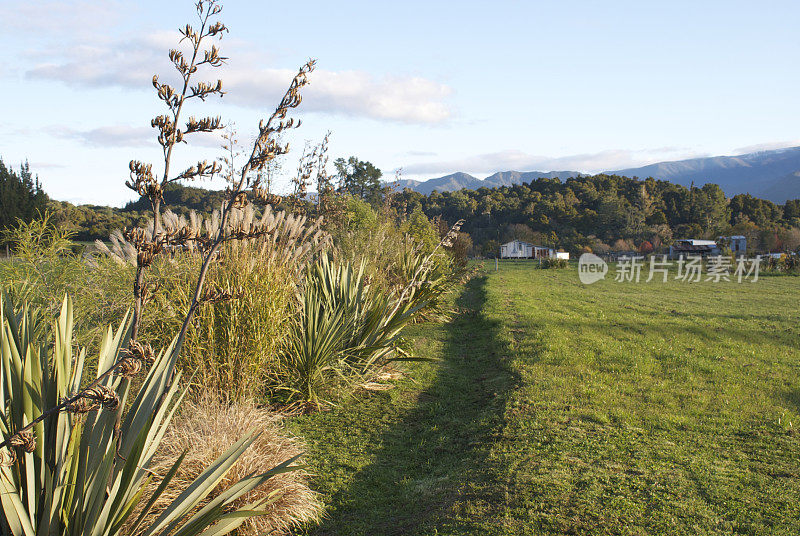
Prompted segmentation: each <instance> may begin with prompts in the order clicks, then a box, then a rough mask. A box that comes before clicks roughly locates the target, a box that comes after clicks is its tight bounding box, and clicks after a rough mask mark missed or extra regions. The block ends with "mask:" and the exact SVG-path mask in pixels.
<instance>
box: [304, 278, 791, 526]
mask: <svg viewBox="0 0 800 536" xmlns="http://www.w3.org/2000/svg"><path fill="white" fill-rule="evenodd" d="M486 268H487V270H486V271H485V272H484V274H483V275H480V276H478V277H476V278H474V279H472V280H471V281H470V282H469V283H468V284H467V285H466V287H465V288H464V289H463V290H462V291H461V292H460V293H459V295H458V296H457V297H456V298H455V302H454V308H455V314H454V317H453V320H452V321H451V322H449V323H446V324H439V325H422V326H415V327H414V328H413V331H412V332H411V333H409V337H410V338H411V339H412V340H413V343H414V346H415V349H416V352H417V354H418V355H420V356H426V357H435V358H438V359H439V360H440V361H437V362H435V363H422V364H413V365H409V366H408V367H407V372H408V374H407V375H406V376H404V378H402V379H400V380H398V381H396V382H395V384H396V385H395V388H394V389H391V390H389V391H383V392H362V393H361V394H360V395H358V396H356V397H355V399H353V400H350V401H347V402H345V403H343V404H342V405H341V406H340V407H339V408H336V409H334V410H332V411H330V412H325V413H320V414H315V415H310V416H305V417H300V418H297V419H294V420H292V421H291V422H290V426H291V429H292V431H293V432H294V433H296V434H298V435H301V436H303V437H305V438H306V439H307V440H308V442H309V453H310V455H311V458H312V459H311V463H312V471H313V472H314V473H315V474H316V477H315V479H314V484H315V486H316V487H317V488H318V489H319V490H320V491H321V492H323V493H324V494H325V497H326V500H327V502H328V518H327V519H326V521H325V522H324V523H323V524H322V526H320V527H318V528H315V529H313V530H311V531H310V532H311V533H312V534H364V535H373V534H730V533H737V534H798V533H800V501H798V499H799V498H800V434H798V433H797V427H798V426H800V376H799V375H798V372H799V371H800V350H798V342H800V322H799V320H800V318H799V317H800V311H799V310H798V307H797V301H798V297H799V296H800V278H797V277H763V278H762V279H761V280H759V281H758V282H756V283H742V284H737V283H718V284H712V283H696V284H687V283H679V282H668V283H656V282H652V283H649V284H647V283H643V282H642V283H617V282H614V281H613V277H610V278H607V279H608V280H605V281H601V282H599V283H596V284H594V285H591V286H584V285H582V284H581V283H580V282H579V280H578V275H577V271H576V269H575V268H574V267H573V268H571V269H569V270H536V269H534V267H533V265H532V264H529V263H502V264H501V265H500V270H499V271H498V272H494V263H491V266H489V264H488V263H487V266H486Z"/></svg>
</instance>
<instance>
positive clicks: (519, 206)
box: [0, 157, 800, 256]
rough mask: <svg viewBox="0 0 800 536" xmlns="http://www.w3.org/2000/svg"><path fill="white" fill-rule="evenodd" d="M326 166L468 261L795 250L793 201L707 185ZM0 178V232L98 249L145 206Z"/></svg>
mask: <svg viewBox="0 0 800 536" xmlns="http://www.w3.org/2000/svg"><path fill="white" fill-rule="evenodd" d="M334 164H335V168H336V171H337V174H336V175H335V176H331V177H329V179H328V180H329V182H330V185H329V186H328V188H330V189H332V190H333V189H335V191H337V192H340V193H346V194H349V195H350V196H352V197H354V198H361V199H363V200H364V201H366V202H367V203H368V204H370V205H371V206H372V207H373V208H375V209H378V208H381V207H382V208H383V209H385V208H386V207H389V206H391V208H392V211H393V212H394V213H397V214H398V215H401V219H404V220H405V219H408V218H411V217H412V216H413V215H414V214H415V213H416V214H418V215H420V216H421V215H423V214H424V215H425V216H427V218H428V219H430V220H434V221H436V220H438V221H439V222H440V225H441V227H443V228H446V227H447V226H448V224H452V223H453V222H455V221H458V220H459V219H464V220H466V224H465V225H464V227H463V229H462V235H463V237H462V238H463V240H462V241H461V244H462V246H463V247H468V248H469V253H470V254H472V255H483V256H494V255H496V254H497V252H498V251H499V246H500V244H501V243H504V242H508V241H510V240H513V239H521V240H525V241H528V242H533V243H536V244H539V245H545V246H550V247H555V248H561V249H564V250H566V251H570V252H573V253H579V252H582V251H593V252H596V253H605V252H608V251H630V250H637V251H643V252H650V251H663V250H665V249H666V248H668V247H669V245H670V244H671V243H672V242H673V241H674V240H676V239H679V238H706V239H714V238H716V237H717V236H720V235H732V234H737V235H744V236H746V237H747V239H748V249H749V250H750V251H754V252H755V251H758V252H768V251H769V252H775V251H796V250H797V249H798V248H800V200H798V199H795V200H791V201H788V202H786V203H785V204H783V205H778V204H775V203H773V202H771V201H767V200H764V199H759V198H756V197H753V196H751V195H748V194H739V195H735V196H733V197H732V198H727V197H726V196H725V193H724V192H723V191H722V190H721V189H720V188H719V186H717V185H715V184H706V185H704V186H702V187H696V186H691V187H688V188H687V187H685V186H681V185H678V184H674V183H671V182H668V181H662V180H655V179H652V178H648V179H644V180H640V179H637V178H629V177H621V176H618V175H596V176H592V177H575V178H570V179H567V180H565V181H561V180H559V179H557V178H552V179H549V178H541V179H537V180H535V181H532V182H530V183H524V184H518V185H514V186H503V187H499V188H479V189H477V190H466V189H465V190H459V191H455V192H433V193H431V194H430V195H427V196H426V195H423V194H421V193H419V192H415V191H412V190H409V189H405V190H403V191H400V192H397V191H393V190H392V189H391V188H390V187H389V186H387V185H386V183H382V182H381V181H380V179H381V176H382V175H381V171H380V170H379V169H378V168H376V167H375V166H373V165H372V164H371V163H369V162H364V161H361V160H359V159H357V158H356V157H350V158H349V159H347V160H345V159H337V160H336V161H335V162H334ZM0 174H2V182H0V188H2V197H1V198H0V202H2V206H3V207H4V209H3V212H2V214H0V217H2V218H3V219H2V220H0V221H2V227H4V228H5V227H8V226H10V225H13V223H14V221H15V220H16V218H17V217H19V218H21V219H23V220H29V219H30V218H31V217H33V216H34V215H35V213H36V212H37V211H41V210H43V209H47V210H48V211H50V212H51V213H52V217H53V218H54V220H55V221H56V222H58V223H59V224H60V225H63V226H65V227H67V228H69V229H71V230H72V231H73V232H74V233H75V237H74V238H75V239H76V240H79V241H92V240H95V239H101V240H105V239H107V238H108V236H109V235H110V234H111V233H112V232H113V231H114V230H116V229H122V228H127V227H132V226H137V225H143V224H144V222H145V214H146V213H147V210H148V204H147V201H146V200H144V199H140V200H137V201H132V202H130V203H128V204H127V205H125V207H123V208H114V207H106V206H95V205H80V206H75V205H72V204H70V203H67V202H60V201H52V200H49V199H48V198H47V196H46V195H45V194H44V192H42V190H41V186H40V185H39V183H38V180H37V179H33V178H32V177H31V173H30V171H29V169H28V167H27V165H25V166H23V167H22V169H21V170H20V172H19V173H14V172H12V171H9V170H7V169H6V168H5V166H3V164H2V162H0ZM315 186H319V185H315ZM324 189H325V188H323V190H324ZM321 191H322V190H321ZM7 192H8V193H7ZM222 195H223V194H222V192H218V191H212V190H207V189H204V188H195V187H190V186H182V185H178V184H173V185H170V186H169V187H168V188H167V189H166V190H165V192H164V199H165V202H166V203H167V204H168V205H169V206H170V207H172V209H173V210H174V211H175V212H177V213H179V214H182V215H185V214H188V213H189V212H190V211H196V212H199V213H201V214H209V213H210V212H211V211H212V209H213V207H217V206H219V204H220V202H221V200H222ZM303 205H307V206H305V207H304V206H303ZM6 207H9V208H6ZM275 208H276V209H287V210H297V209H302V210H304V211H305V212H306V213H309V214H312V213H313V202H312V201H310V200H309V199H305V200H303V201H298V200H297V198H296V197H295V200H294V201H292V200H289V199H284V200H283V201H281V202H280V203H278V204H277V205H276V206H275ZM413 219H414V218H411V220H413Z"/></svg>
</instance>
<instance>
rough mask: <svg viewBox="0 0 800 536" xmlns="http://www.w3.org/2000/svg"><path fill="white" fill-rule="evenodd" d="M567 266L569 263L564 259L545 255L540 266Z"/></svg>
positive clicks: (558, 267) (561, 267)
mask: <svg viewBox="0 0 800 536" xmlns="http://www.w3.org/2000/svg"><path fill="white" fill-rule="evenodd" d="M567 266H569V263H568V262H567V260H566V259H556V258H555V257H546V258H544V259H542V262H541V268H557V269H563V268H566V267H567Z"/></svg>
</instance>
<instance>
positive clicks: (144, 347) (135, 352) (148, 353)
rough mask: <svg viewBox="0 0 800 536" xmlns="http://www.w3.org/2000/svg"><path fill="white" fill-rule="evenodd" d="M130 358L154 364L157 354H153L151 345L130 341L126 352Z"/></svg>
mask: <svg viewBox="0 0 800 536" xmlns="http://www.w3.org/2000/svg"><path fill="white" fill-rule="evenodd" d="M126 351H127V352H128V354H129V355H130V357H133V358H135V359H140V360H142V361H143V362H145V363H148V364H150V363H152V362H153V361H155V360H156V356H155V352H153V347H152V346H150V345H149V344H142V343H140V342H139V341H130V342H129V343H128V349H127V350H126Z"/></svg>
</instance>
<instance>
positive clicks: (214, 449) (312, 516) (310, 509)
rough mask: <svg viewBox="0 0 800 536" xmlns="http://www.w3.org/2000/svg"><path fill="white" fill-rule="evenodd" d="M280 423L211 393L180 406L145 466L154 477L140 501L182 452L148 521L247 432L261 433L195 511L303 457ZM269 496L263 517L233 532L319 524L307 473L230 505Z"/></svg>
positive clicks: (282, 478) (286, 476)
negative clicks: (250, 477)
mask: <svg viewBox="0 0 800 536" xmlns="http://www.w3.org/2000/svg"><path fill="white" fill-rule="evenodd" d="M281 422H282V418H281V416H280V415H278V414H277V413H274V412H273V411H271V410H269V409H266V408H263V407H260V406H258V405H256V404H254V403H253V402H246V401H245V402H233V403H231V402H229V401H228V400H226V399H225V398H224V397H223V396H222V395H217V394H214V393H213V392H212V393H211V394H205V395H203V396H201V397H198V398H196V399H195V400H191V401H185V402H184V403H183V406H182V407H181V410H180V413H179V415H178V416H177V417H176V418H175V420H174V421H173V423H172V424H171V425H170V427H169V429H168V430H167V433H166V435H165V436H164V440H163V441H162V443H161V447H160V449H159V451H158V452H157V454H156V457H155V459H154V461H153V464H152V465H151V467H150V470H151V471H153V472H154V473H155V474H156V475H158V477H157V478H154V479H153V480H152V481H151V482H150V484H149V486H148V487H149V489H148V490H147V491H146V492H145V496H149V494H150V493H151V492H152V491H153V490H155V489H156V487H157V486H158V484H159V483H160V481H161V478H162V477H163V476H164V475H165V474H166V473H167V471H168V470H169V469H170V467H171V466H172V464H174V463H175V460H177V459H178V457H180V455H181V454H182V453H183V452H184V451H186V453H187V454H186V457H185V458H184V461H183V463H182V464H181V467H180V469H179V470H178V473H177V474H176V475H175V477H174V478H173V480H172V481H171V482H170V485H169V487H168V488H167V490H166V491H165V492H164V494H163V495H162V497H161V498H160V499H159V500H158V502H157V503H156V504H155V505H154V508H153V510H152V511H151V512H149V513H148V515H147V519H155V518H157V517H158V515H160V513H161V512H162V511H163V509H164V508H165V507H166V506H167V505H168V504H169V502H170V501H172V500H173V499H174V498H175V497H177V496H178V495H180V493H181V492H183V491H184V490H185V489H186V488H187V487H188V486H189V485H190V484H191V483H192V481H194V479H195V478H197V476H198V475H199V474H200V473H201V472H202V471H203V469H204V468H205V467H207V466H208V464H209V463H210V462H212V461H213V460H215V459H216V458H217V457H218V456H219V455H220V454H222V453H223V452H225V450H227V449H228V448H229V447H230V446H231V445H232V444H233V443H234V442H235V441H237V440H238V439H240V438H241V437H242V436H243V435H245V434H246V433H248V432H250V431H252V430H258V431H259V432H260V435H259V436H258V439H256V441H255V442H254V443H253V444H252V445H251V446H250V448H248V449H247V450H246V451H245V452H244V454H243V455H242V456H241V457H240V458H239V459H238V460H237V462H236V464H235V465H234V466H233V468H232V469H231V470H230V472H229V473H228V474H227V475H225V478H224V479H223V480H222V482H220V484H219V485H218V486H217V487H216V488H215V490H214V491H213V492H212V493H211V495H210V497H209V498H208V499H206V501H204V502H203V503H201V504H200V505H199V507H198V508H201V507H202V506H203V505H204V504H206V503H207V502H208V500H210V499H211V498H213V497H215V496H217V495H218V494H219V493H221V492H222V491H224V490H225V489H227V488H228V487H230V486H231V485H232V484H235V483H236V482H238V481H239V480H241V479H242V478H245V477H247V476H248V475H250V474H253V473H262V472H264V471H267V470H269V469H271V468H273V467H275V466H277V465H279V464H280V463H283V462H285V461H286V460H288V459H290V458H292V457H293V456H297V455H298V454H300V453H301V452H303V450H304V445H303V444H302V442H301V441H300V440H299V439H296V438H292V437H289V436H287V435H286V433H285V432H284V431H283V429H282V425H281ZM273 494H274V501H273V502H271V503H270V504H268V505H267V506H266V507H264V510H266V511H267V512H268V513H267V514H265V515H262V516H258V517H253V518H250V519H248V520H247V521H246V522H245V523H244V525H242V526H241V527H240V528H239V529H238V534H240V535H242V536H247V535H259V534H285V533H287V532H288V531H289V530H290V529H291V528H293V527H299V526H302V525H306V524H308V523H312V522H315V521H317V520H319V518H320V516H321V514H322V503H321V501H320V496H319V495H318V494H317V493H315V492H314V491H312V490H311V489H310V488H309V486H308V484H307V474H306V473H305V472H304V471H302V470H296V471H290V472H287V473H281V474H278V475H276V476H273V477H272V478H270V479H269V480H268V481H267V482H266V483H265V484H264V485H262V486H261V487H259V488H257V489H255V490H253V491H252V492H250V493H248V494H246V495H244V496H242V497H241V498H239V499H238V500H237V501H236V502H234V503H233V506H234V507H242V506H244V505H247V504H249V503H252V502H255V501H258V500H260V499H264V498H266V497H269V496H270V495H273ZM135 517H136V516H133V518H134V519H135Z"/></svg>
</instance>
